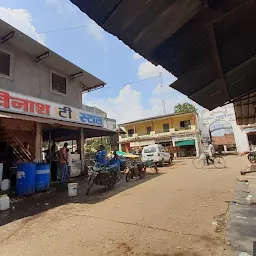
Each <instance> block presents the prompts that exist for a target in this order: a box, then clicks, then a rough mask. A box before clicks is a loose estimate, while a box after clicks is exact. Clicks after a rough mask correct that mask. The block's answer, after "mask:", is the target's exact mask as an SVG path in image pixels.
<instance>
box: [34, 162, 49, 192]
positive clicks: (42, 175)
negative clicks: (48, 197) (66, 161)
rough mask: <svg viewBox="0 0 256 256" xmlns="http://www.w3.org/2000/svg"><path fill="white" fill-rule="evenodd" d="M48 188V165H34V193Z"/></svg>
mask: <svg viewBox="0 0 256 256" xmlns="http://www.w3.org/2000/svg"><path fill="white" fill-rule="evenodd" d="M49 187H50V165H49V164H37V165H36V191H45V190H48V189H49Z"/></svg>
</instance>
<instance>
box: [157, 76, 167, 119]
mask: <svg viewBox="0 0 256 256" xmlns="http://www.w3.org/2000/svg"><path fill="white" fill-rule="evenodd" d="M159 78H160V87H161V88H162V87H163V77H162V72H160V73H159ZM162 103H163V114H164V115H166V108H165V101H164V100H162Z"/></svg>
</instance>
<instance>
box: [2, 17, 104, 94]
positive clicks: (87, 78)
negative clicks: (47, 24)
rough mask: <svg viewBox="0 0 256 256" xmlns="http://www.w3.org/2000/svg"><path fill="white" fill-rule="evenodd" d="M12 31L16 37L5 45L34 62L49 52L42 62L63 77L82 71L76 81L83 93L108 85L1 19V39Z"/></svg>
mask: <svg viewBox="0 0 256 256" xmlns="http://www.w3.org/2000/svg"><path fill="white" fill-rule="evenodd" d="M11 31H14V32H15V34H14V37H13V38H11V39H10V40H9V41H7V42H6V43H5V44H10V45H12V46H13V47H15V48H17V49H20V50H22V51H23V52H26V53H27V54H29V55H30V56H32V58H33V59H34V60H35V59H36V57H37V56H39V55H41V54H44V53H46V52H48V51H49V52H50V56H49V57H48V58H45V59H44V60H42V62H43V63H45V64H46V65H47V66H49V67H51V68H53V69H54V70H56V71H59V72H61V73H62V74H63V75H66V76H67V77H69V76H70V75H73V74H77V73H79V72H81V71H82V72H83V74H82V76H80V77H77V78H75V79H76V80H77V81H80V83H81V86H82V88H83V91H88V90H92V89H93V88H97V87H100V86H104V85H105V84H106V83H105V82H103V81H101V80H100V79H98V78H97V77H95V76H93V75H91V74H90V73H88V72H87V71H85V70H83V69H82V68H80V67H78V66H76V65H75V64H73V63H71V62H70V61H68V60H66V59H64V58H63V57H61V56H59V55H58V54H57V53H55V52H53V51H52V50H50V49H49V48H47V47H45V46H44V45H42V44H40V43H38V42H37V41H35V40H34V39H32V38H30V37H29V36H27V35H25V34H24V33H22V32H21V31H19V30H18V29H16V28H14V27H12V26H11V25H9V24H7V23H6V22H4V21H3V20H1V19H0V39H1V38H2V37H3V36H5V35H7V34H8V33H10V32H11Z"/></svg>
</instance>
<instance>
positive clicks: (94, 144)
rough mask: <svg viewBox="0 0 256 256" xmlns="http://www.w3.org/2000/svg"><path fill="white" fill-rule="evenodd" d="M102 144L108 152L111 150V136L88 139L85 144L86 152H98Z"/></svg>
mask: <svg viewBox="0 0 256 256" xmlns="http://www.w3.org/2000/svg"><path fill="white" fill-rule="evenodd" d="M100 145H103V146H104V147H105V149H106V151H107V152H110V151H111V146H110V143H109V137H102V139H101V138H93V139H91V140H88V141H87V143H86V144H85V145H84V150H85V151H86V152H96V151H98V150H99V148H100Z"/></svg>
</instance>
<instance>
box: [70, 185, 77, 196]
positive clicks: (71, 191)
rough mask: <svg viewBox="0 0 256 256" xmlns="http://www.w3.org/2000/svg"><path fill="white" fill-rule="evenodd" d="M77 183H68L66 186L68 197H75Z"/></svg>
mask: <svg viewBox="0 0 256 256" xmlns="http://www.w3.org/2000/svg"><path fill="white" fill-rule="evenodd" d="M77 188H78V184H77V183H69V184H68V196H77Z"/></svg>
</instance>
